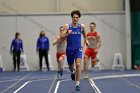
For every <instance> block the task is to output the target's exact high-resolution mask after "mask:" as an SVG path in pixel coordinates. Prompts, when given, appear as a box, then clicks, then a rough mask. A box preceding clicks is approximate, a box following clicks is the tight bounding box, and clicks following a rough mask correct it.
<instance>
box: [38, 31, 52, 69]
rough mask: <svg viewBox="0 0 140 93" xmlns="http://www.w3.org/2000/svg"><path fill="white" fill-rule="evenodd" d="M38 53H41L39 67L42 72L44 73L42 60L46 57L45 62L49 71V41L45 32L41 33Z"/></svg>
mask: <svg viewBox="0 0 140 93" xmlns="http://www.w3.org/2000/svg"><path fill="white" fill-rule="evenodd" d="M36 50H37V52H39V67H40V71H42V59H43V57H45V62H46V66H47V69H48V71H49V70H50V69H49V61H48V52H49V39H48V37H46V35H45V32H44V31H41V32H40V36H39V38H38V40H37V47H36Z"/></svg>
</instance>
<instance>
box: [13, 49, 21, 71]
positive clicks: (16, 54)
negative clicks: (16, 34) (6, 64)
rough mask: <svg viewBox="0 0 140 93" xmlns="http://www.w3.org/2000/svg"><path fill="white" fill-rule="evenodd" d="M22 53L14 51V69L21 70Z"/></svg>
mask: <svg viewBox="0 0 140 93" xmlns="http://www.w3.org/2000/svg"><path fill="white" fill-rule="evenodd" d="M20 55H21V52H13V65H14V69H13V70H14V71H15V70H16V68H17V70H18V71H19V69H20Z"/></svg>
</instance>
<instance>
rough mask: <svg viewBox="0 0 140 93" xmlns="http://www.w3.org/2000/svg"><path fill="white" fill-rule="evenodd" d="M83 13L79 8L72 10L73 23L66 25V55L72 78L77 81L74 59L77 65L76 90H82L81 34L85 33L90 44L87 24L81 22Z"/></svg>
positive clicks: (84, 35)
mask: <svg viewBox="0 0 140 93" xmlns="http://www.w3.org/2000/svg"><path fill="white" fill-rule="evenodd" d="M80 17H81V13H80V11H79V10H74V11H72V12H71V18H72V23H70V24H66V25H65V26H64V28H65V30H67V34H66V35H65V37H66V38H67V47H66V55H67V61H68V65H69V69H70V71H71V79H72V80H73V81H75V69H74V61H75V65H76V86H75V90H76V91H80V77H81V59H82V46H81V34H83V37H84V41H85V43H86V44H87V45H88V41H87V40H86V32H85V25H84V24H80V23H79V19H80Z"/></svg>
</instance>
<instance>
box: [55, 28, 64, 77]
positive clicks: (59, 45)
mask: <svg viewBox="0 0 140 93" xmlns="http://www.w3.org/2000/svg"><path fill="white" fill-rule="evenodd" d="M63 31H64V28H63V27H60V35H58V36H57V37H56V39H55V40H54V41H53V45H56V44H57V53H56V57H57V62H58V74H57V77H58V78H59V77H60V76H62V75H63V61H64V59H65V57H66V40H63V39H62V38H61V37H62V32H63Z"/></svg>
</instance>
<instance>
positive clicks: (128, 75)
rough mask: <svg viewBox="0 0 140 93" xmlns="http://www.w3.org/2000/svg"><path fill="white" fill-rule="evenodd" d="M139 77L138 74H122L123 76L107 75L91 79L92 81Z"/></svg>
mask: <svg viewBox="0 0 140 93" xmlns="http://www.w3.org/2000/svg"><path fill="white" fill-rule="evenodd" d="M136 76H140V74H123V75H108V76H100V77H95V78H94V77H93V78H91V79H93V80H99V79H110V78H120V77H136Z"/></svg>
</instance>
